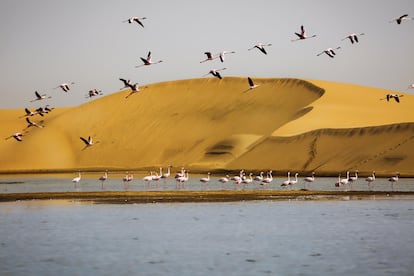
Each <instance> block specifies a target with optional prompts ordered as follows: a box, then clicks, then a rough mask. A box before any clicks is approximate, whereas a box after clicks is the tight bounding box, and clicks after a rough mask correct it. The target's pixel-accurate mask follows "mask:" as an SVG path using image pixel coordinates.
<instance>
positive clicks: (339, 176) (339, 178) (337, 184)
mask: <svg viewBox="0 0 414 276" xmlns="http://www.w3.org/2000/svg"><path fill="white" fill-rule="evenodd" d="M341 185H342V184H341V174H339V175H338V181H336V182H335V187H341Z"/></svg>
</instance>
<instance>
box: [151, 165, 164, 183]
mask: <svg viewBox="0 0 414 276" xmlns="http://www.w3.org/2000/svg"><path fill="white" fill-rule="evenodd" d="M161 176H162V168H161V167H160V174H158V173H157V172H155V175H153V176H152V180H153V181H158V180H160V179H161Z"/></svg>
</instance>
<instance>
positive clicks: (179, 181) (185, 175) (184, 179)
mask: <svg viewBox="0 0 414 276" xmlns="http://www.w3.org/2000/svg"><path fill="white" fill-rule="evenodd" d="M189 179H190V177H189V174H188V171H187V170H185V171H184V175H183V176H180V177H178V178H176V180H177V182H178V183H179V184H180V185H183V184H184V182H187V181H188V180H189Z"/></svg>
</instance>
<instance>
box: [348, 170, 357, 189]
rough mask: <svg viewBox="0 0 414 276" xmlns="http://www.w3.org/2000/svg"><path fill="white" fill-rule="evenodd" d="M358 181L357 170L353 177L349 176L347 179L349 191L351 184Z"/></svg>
mask: <svg viewBox="0 0 414 276" xmlns="http://www.w3.org/2000/svg"><path fill="white" fill-rule="evenodd" d="M357 180H358V170H356V171H355V175H354V176H350V177H349V186H350V189H351V190H352V186H351V185H352V183H354V182H356V181H357Z"/></svg>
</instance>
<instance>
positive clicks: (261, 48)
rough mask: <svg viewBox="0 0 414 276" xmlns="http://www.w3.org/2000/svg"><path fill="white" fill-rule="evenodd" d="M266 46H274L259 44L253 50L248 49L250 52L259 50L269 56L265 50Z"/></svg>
mask: <svg viewBox="0 0 414 276" xmlns="http://www.w3.org/2000/svg"><path fill="white" fill-rule="evenodd" d="M265 46H272V44H270V43H269V44H263V43H257V44H256V45H254V46H253V47H252V48H250V49H248V50H249V51H251V50H253V49H254V48H257V49H259V50H260V52H262V53H263V54H265V55H267V52H266V49H265V48H264V47H265Z"/></svg>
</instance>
